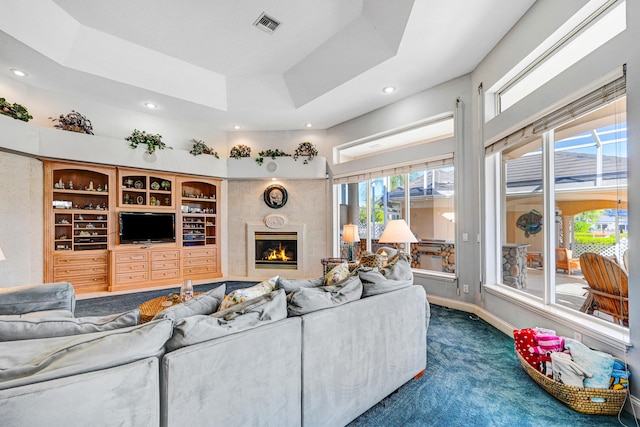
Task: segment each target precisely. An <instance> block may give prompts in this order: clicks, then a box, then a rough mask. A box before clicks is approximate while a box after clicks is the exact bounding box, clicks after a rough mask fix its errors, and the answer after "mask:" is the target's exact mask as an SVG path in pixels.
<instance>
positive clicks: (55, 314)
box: [0, 310, 73, 319]
mask: <svg viewBox="0 0 640 427" xmlns="http://www.w3.org/2000/svg"><path fill="white" fill-rule="evenodd" d="M60 317H64V318H73V312H71V311H69V310H45V311H32V312H30V313H22V314H3V315H0V319H45V318H60Z"/></svg>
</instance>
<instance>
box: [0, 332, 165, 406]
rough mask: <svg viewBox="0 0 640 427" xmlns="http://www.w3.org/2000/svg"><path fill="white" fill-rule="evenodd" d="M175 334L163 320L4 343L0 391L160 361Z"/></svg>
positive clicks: (0, 349)
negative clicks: (149, 359) (137, 361)
mask: <svg viewBox="0 0 640 427" xmlns="http://www.w3.org/2000/svg"><path fill="white" fill-rule="evenodd" d="M172 331H173V320H170V319H163V320H154V321H151V322H148V323H145V324H142V325H137V326H131V327H128V328H121V329H114V330H111V331H105V332H94V333H89V334H82V335H72V336H66V337H55V338H42V339H35V340H22V341H5V342H0V389H6V388H10V387H17V386H21V385H25V384H32V383H36V382H41V381H47V380H51V379H54V378H62V377H68V376H70V375H75V374H81V373H85V372H92V371H97V370H100V369H106V368H111V367H114V366H119V365H123V364H126V363H130V362H134V361H136V360H141V359H145V358H147V357H152V356H154V357H159V356H161V355H162V354H163V353H164V346H165V343H166V342H167V340H168V339H169V337H170V336H171V333H172ZM88 392H90V390H89V391H88ZM63 409H64V408H61V410H63Z"/></svg>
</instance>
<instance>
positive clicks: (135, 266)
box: [116, 262, 149, 274]
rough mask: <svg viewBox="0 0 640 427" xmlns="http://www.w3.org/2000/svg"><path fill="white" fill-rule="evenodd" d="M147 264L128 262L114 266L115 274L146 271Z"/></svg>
mask: <svg viewBox="0 0 640 427" xmlns="http://www.w3.org/2000/svg"><path fill="white" fill-rule="evenodd" d="M148 268H149V263H147V262H130V263H125V264H116V274H117V273H133V272H137V271H147V269H148Z"/></svg>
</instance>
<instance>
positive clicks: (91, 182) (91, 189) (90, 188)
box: [87, 181, 93, 191]
mask: <svg viewBox="0 0 640 427" xmlns="http://www.w3.org/2000/svg"><path fill="white" fill-rule="evenodd" d="M87 190H89V191H93V181H89V188H87Z"/></svg>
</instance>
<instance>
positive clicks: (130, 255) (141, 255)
mask: <svg viewBox="0 0 640 427" xmlns="http://www.w3.org/2000/svg"><path fill="white" fill-rule="evenodd" d="M147 260H149V253H148V252H146V251H145V252H143V251H140V252H116V262H117V263H120V262H143V261H147Z"/></svg>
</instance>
